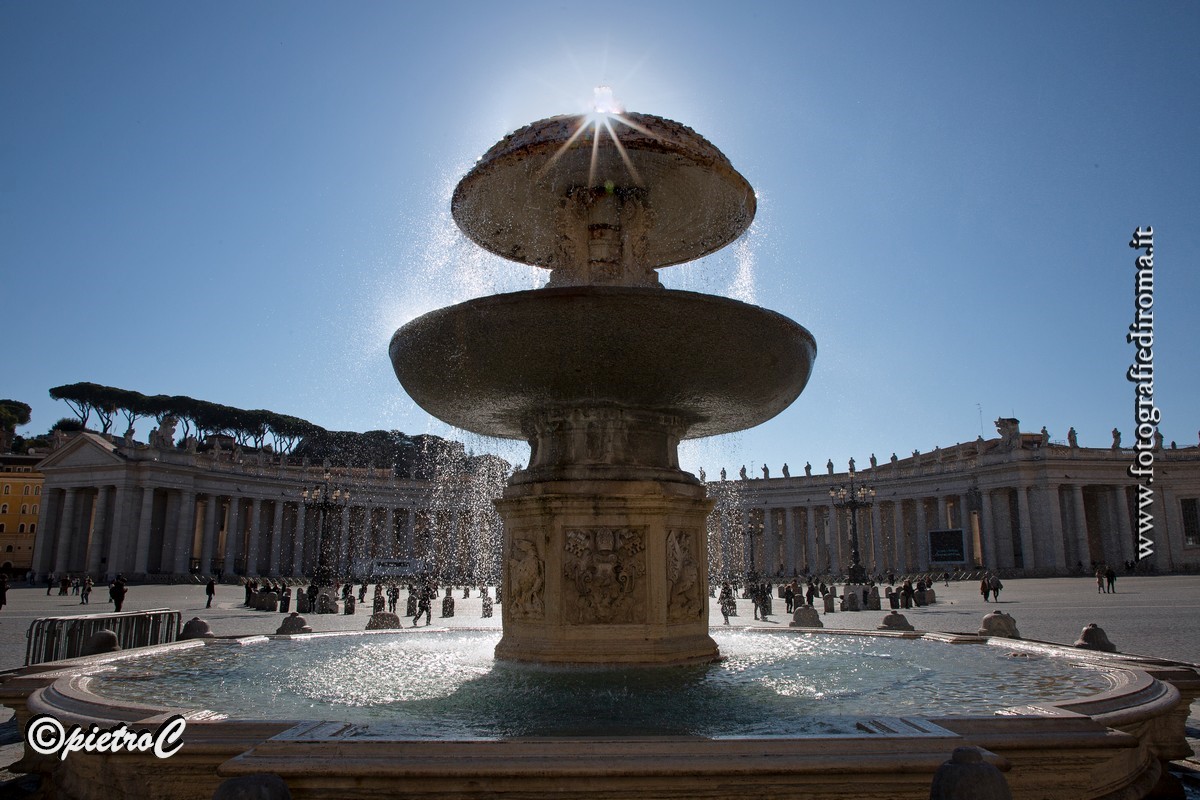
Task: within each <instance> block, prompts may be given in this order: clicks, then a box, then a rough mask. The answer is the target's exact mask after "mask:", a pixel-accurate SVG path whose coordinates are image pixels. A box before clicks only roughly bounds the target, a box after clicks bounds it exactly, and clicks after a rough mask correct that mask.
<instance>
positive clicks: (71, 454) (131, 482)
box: [38, 432, 429, 509]
mask: <svg viewBox="0 0 1200 800" xmlns="http://www.w3.org/2000/svg"><path fill="white" fill-rule="evenodd" d="M223 455H224V457H222V454H221V453H220V452H217V453H216V454H213V453H196V452H192V451H188V450H180V449H177V448H157V447H150V446H146V445H142V444H140V443H133V444H132V445H130V444H127V443H126V442H125V440H124V439H120V438H117V437H111V438H110V437H106V436H102V435H100V434H95V433H91V432H84V433H79V434H76V435H74V436H72V437H70V438H69V439H68V440H67V441H66V442H65V443H64V444H63V445H62V446H60V447H58V448H57V449H55V450H54V451H53V452H52V453H50V454H49V455H48V456H47V457H46V458H45V459H43V460H42V461H41V462H40V463H39V465H38V467H39V469H40V470H41V471H42V472H43V474H44V475H45V476H46V485H47V487H48V488H55V489H71V488H86V487H98V486H127V487H152V488H155V489H163V490H168V491H171V490H174V491H181V492H194V493H195V494H197V495H218V496H235V497H243V498H255V497H258V498H260V499H271V500H276V499H283V500H285V501H287V502H292V501H294V502H301V497H300V492H301V491H302V490H303V488H304V487H306V486H309V485H310V484H315V483H319V482H321V481H322V480H323V478H324V475H325V473H326V471H327V470H328V471H329V472H331V473H332V475H333V480H334V481H335V482H337V483H339V484H341V485H344V486H346V487H348V488H350V489H351V490H352V493H355V494H357V495H358V496H359V498H361V501H362V503H361V504H362V505H372V506H378V507H392V508H396V509H404V508H411V507H415V506H420V505H422V502H423V499H424V498H425V496H426V495H427V494H428V489H429V483H428V482H427V481H418V480H413V479H407V478H405V479H401V478H397V477H395V476H393V475H390V474H388V471H386V470H378V469H372V468H338V467H331V468H326V467H325V466H316V465H309V464H306V463H305V464H298V465H290V464H287V463H286V458H284V457H278V456H277V457H275V458H276V459H277V460H276V461H275V462H270V463H260V462H259V460H258V459H256V458H252V459H251V460H250V461H249V463H244V462H239V461H235V460H234V458H233V454H232V453H230V452H229V451H226V452H225V453H224V454H223ZM358 504H359V503H355V505H358Z"/></svg>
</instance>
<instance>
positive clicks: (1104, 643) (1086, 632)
mask: <svg viewBox="0 0 1200 800" xmlns="http://www.w3.org/2000/svg"><path fill="white" fill-rule="evenodd" d="M1075 646H1076V647H1078V648H1080V649H1083V650H1099V651H1101V652H1103V653H1115V652H1117V646H1116V645H1115V644H1113V643H1112V642H1110V641H1109V640H1108V634H1107V633H1105V632H1104V628H1101V627H1100V626H1099V625H1097V624H1096V623H1094V622H1092V623H1090V624H1088V626H1087V627H1086V628H1084V629H1083V630H1082V631H1080V633H1079V639H1078V640H1076V642H1075Z"/></svg>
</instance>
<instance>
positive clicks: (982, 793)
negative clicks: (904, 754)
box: [929, 747, 1012, 800]
mask: <svg viewBox="0 0 1200 800" xmlns="http://www.w3.org/2000/svg"><path fill="white" fill-rule="evenodd" d="M929 800H1012V792H1011V791H1010V790H1009V788H1008V781H1007V780H1005V779H1004V773H1003V772H1001V771H1000V770H999V769H998V768H996V767H995V766H993V765H992V764H989V763H987V762H986V761H984V760H983V753H982V752H981V751H980V750H979V748H978V747H956V748H954V753H953V755H951V756H950V760H949V761H946V762H944V763H943V764H942V765H941V766H940V767H938V769H937V772H935V773H934V774H933V785H932V786H930V787H929Z"/></svg>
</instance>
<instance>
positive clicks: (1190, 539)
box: [1179, 497, 1200, 547]
mask: <svg viewBox="0 0 1200 800" xmlns="http://www.w3.org/2000/svg"><path fill="white" fill-rule="evenodd" d="M1196 504H1197V501H1196V498H1194V497H1191V498H1188V499H1187V500H1180V501H1179V507H1180V511H1182V512H1183V544H1184V546H1185V547H1200V513H1197V512H1198V509H1197V508H1196Z"/></svg>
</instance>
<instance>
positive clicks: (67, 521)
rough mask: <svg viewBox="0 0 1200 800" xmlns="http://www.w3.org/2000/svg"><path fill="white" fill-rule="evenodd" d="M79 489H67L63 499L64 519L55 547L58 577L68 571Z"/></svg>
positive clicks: (55, 567)
mask: <svg viewBox="0 0 1200 800" xmlns="http://www.w3.org/2000/svg"><path fill="white" fill-rule="evenodd" d="M79 491H80V490H79V489H76V488H71V489H67V490H66V493H67V496H66V499H65V500H64V501H63V512H62V521H61V522H60V523H59V525H58V546H57V547H55V549H54V572H55V573H57V575H56V577H62V574H63V573H64V572H66V571H67V568H68V567H67V558H68V554H69V553H70V549H71V540H72V538H73V537H74V535H75V516H76V515H75V503H76V500H77V498H78V495H79Z"/></svg>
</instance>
